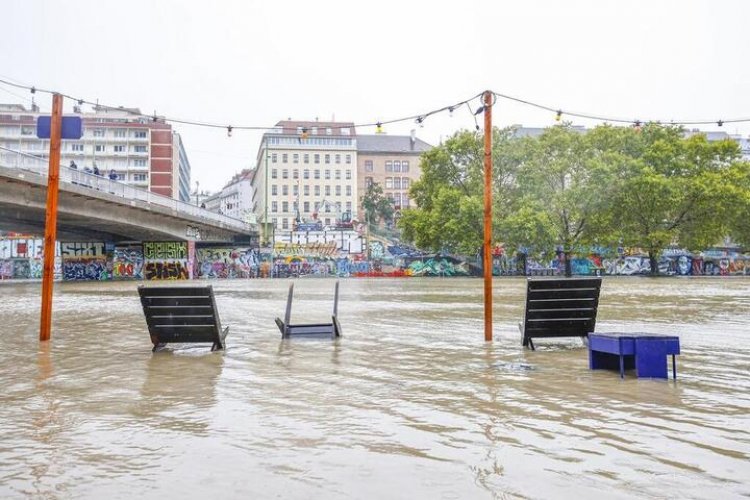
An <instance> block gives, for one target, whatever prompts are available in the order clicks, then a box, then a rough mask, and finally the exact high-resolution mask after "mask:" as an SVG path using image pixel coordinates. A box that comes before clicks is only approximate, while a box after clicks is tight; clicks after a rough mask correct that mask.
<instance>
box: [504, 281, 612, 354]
mask: <svg viewBox="0 0 750 500" xmlns="http://www.w3.org/2000/svg"><path fill="white" fill-rule="evenodd" d="M601 285H602V279H601V278H529V279H528V281H527V288H526V307H525V309H524V319H523V323H522V324H519V325H518V327H519V328H520V330H521V334H522V335H523V341H522V343H523V346H524V347H530V348H531V349H532V350H534V340H533V339H535V338H540V337H541V338H549V337H586V336H588V334H589V332H592V331H594V326H595V325H596V311H597V309H598V307H599V290H600V289H601Z"/></svg>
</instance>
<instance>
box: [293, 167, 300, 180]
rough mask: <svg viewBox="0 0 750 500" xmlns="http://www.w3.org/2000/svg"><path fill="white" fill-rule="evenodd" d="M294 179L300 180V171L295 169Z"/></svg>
mask: <svg viewBox="0 0 750 500" xmlns="http://www.w3.org/2000/svg"><path fill="white" fill-rule="evenodd" d="M292 179H299V169H298V168H295V169H294V170H292Z"/></svg>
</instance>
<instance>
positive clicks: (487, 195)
mask: <svg viewBox="0 0 750 500" xmlns="http://www.w3.org/2000/svg"><path fill="white" fill-rule="evenodd" d="M492 97H493V96H492V92H490V91H489V90H487V91H485V92H484V95H483V96H482V101H483V102H482V104H483V105H484V246H483V248H484V252H483V259H482V268H483V270H484V340H485V342H489V341H491V340H492V252H491V250H490V247H491V240H492Z"/></svg>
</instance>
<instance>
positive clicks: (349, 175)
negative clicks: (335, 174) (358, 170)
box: [346, 170, 352, 180]
mask: <svg viewBox="0 0 750 500" xmlns="http://www.w3.org/2000/svg"><path fill="white" fill-rule="evenodd" d="M351 178H352V171H351V170H347V171H346V180H351Z"/></svg>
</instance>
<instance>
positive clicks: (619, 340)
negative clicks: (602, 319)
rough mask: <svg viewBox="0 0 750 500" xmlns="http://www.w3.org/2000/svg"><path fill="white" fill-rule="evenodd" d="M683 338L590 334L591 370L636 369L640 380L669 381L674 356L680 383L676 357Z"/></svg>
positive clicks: (673, 364) (644, 334) (630, 334)
mask: <svg viewBox="0 0 750 500" xmlns="http://www.w3.org/2000/svg"><path fill="white" fill-rule="evenodd" d="M676 354H680V338H679V337H677V336H673V335H655V334H653V333H589V368H591V369H592V370H600V369H617V368H619V370H620V378H625V370H630V369H633V368H635V374H636V377H639V378H644V377H645V378H668V377H667V356H669V355H671V356H672V376H673V377H674V379H677V362H676V361H675V355H676Z"/></svg>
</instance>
